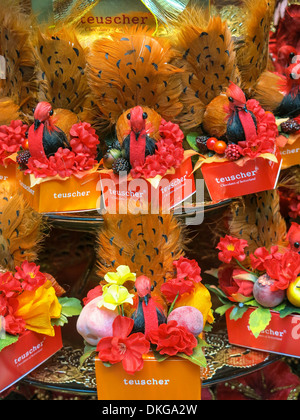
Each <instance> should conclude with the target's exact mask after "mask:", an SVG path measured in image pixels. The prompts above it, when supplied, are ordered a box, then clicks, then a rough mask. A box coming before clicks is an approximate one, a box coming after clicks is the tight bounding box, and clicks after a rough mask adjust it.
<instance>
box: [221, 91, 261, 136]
mask: <svg viewBox="0 0 300 420" xmlns="http://www.w3.org/2000/svg"><path fill="white" fill-rule="evenodd" d="M227 97H228V100H229V107H228V114H229V119H228V123H227V139H228V141H230V142H233V143H238V142H240V141H247V140H248V139H250V138H251V137H253V136H256V134H257V133H256V118H255V116H254V115H253V113H252V112H251V111H248V109H247V100H246V96H245V94H244V92H243V91H242V89H241V88H239V87H238V86H237V85H235V84H233V83H231V85H230V86H229V88H228V90H227Z"/></svg>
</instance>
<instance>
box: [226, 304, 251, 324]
mask: <svg viewBox="0 0 300 420" xmlns="http://www.w3.org/2000/svg"><path fill="white" fill-rule="evenodd" d="M248 310H249V308H248V307H247V306H242V307H240V306H235V307H234V309H233V310H232V311H231V313H230V319H231V320H232V321H237V320H238V319H241V318H243V316H244V314H245V313H246V312H247V311H248Z"/></svg>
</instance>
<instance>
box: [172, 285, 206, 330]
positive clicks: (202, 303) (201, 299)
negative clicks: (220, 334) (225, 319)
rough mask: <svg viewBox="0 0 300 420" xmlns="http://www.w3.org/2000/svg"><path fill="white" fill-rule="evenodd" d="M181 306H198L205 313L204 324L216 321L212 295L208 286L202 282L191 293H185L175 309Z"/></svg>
mask: <svg viewBox="0 0 300 420" xmlns="http://www.w3.org/2000/svg"><path fill="white" fill-rule="evenodd" d="M181 306H193V307H195V308H197V309H198V310H199V311H200V312H201V313H202V315H203V319H204V325H205V324H206V323H207V322H208V323H210V324H212V323H213V322H214V316H213V313H212V302H211V295H210V293H209V291H208V290H207V288H206V287H205V286H204V285H203V284H202V283H197V284H196V286H195V290H194V292H193V293H191V294H187V293H186V294H184V295H182V296H181V298H180V299H179V301H178V302H177V303H176V304H175V309H176V308H180V307H181Z"/></svg>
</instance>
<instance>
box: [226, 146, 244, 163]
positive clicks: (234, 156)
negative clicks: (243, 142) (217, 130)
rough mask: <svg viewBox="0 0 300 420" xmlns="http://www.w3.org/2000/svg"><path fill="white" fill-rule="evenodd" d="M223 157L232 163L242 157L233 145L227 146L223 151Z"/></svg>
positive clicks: (237, 148)
mask: <svg viewBox="0 0 300 420" xmlns="http://www.w3.org/2000/svg"><path fill="white" fill-rule="evenodd" d="M225 156H226V157H227V159H228V160H230V161H232V162H234V161H235V160H238V159H240V158H241V157H242V155H241V152H240V148H239V146H238V145H236V144H234V143H231V144H229V145H228V146H227V149H226V151H225Z"/></svg>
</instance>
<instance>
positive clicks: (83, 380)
mask: <svg viewBox="0 0 300 420" xmlns="http://www.w3.org/2000/svg"><path fill="white" fill-rule="evenodd" d="M205 339H206V342H207V343H208V344H209V345H210V346H211V347H208V348H207V349H206V358H207V362H208V367H207V369H205V370H203V371H202V376H203V386H206V387H208V386H212V385H215V384H216V383H219V382H224V381H228V380H230V379H233V378H236V377H240V376H243V375H246V374H248V373H251V372H253V371H256V370H258V369H261V368H263V367H264V366H266V365H268V364H269V363H272V362H275V361H277V360H278V357H276V356H272V355H269V354H267V353H261V352H257V351H253V350H247V349H241V348H238V347H232V346H231V345H230V344H229V343H228V338H227V334H226V333H217V334H213V333H209V334H207V335H206V337H205ZM82 354H83V351H82V350H81V349H74V348H73V347H71V346H70V347H64V348H63V349H62V350H61V351H60V352H58V353H57V354H56V355H55V356H54V357H52V358H51V359H50V360H49V361H48V362H46V363H45V364H43V365H42V366H41V367H39V368H38V369H36V370H35V371H34V372H32V373H31V374H30V375H29V376H28V377H27V378H26V379H25V382H26V383H29V384H30V385H33V386H36V387H38V388H42V389H52V390H56V391H58V392H67V393H70V392H71V393H73V394H81V395H84V394H90V395H93V394H96V387H97V385H96V377H95V366H94V360H93V359H92V358H90V359H88V360H87V361H86V362H85V363H84V365H83V366H80V357H81V356H82Z"/></svg>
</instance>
